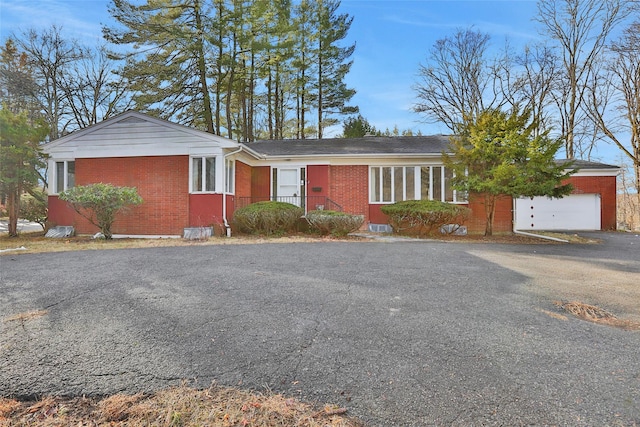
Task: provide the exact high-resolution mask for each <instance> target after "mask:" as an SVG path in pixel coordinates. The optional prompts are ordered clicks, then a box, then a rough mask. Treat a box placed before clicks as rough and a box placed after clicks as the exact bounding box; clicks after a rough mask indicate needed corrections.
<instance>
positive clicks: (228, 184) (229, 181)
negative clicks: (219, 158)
mask: <svg viewBox="0 0 640 427" xmlns="http://www.w3.org/2000/svg"><path fill="white" fill-rule="evenodd" d="M225 173H226V179H225V182H224V191H225V193H229V194H233V193H234V192H235V187H236V183H235V176H236V161H235V160H231V159H227V160H226V162H225Z"/></svg>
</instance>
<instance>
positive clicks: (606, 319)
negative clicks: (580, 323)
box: [553, 301, 640, 331]
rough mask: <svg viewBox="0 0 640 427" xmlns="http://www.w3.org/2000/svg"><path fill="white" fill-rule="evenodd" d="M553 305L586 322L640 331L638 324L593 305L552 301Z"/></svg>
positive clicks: (639, 323) (639, 324)
mask: <svg viewBox="0 0 640 427" xmlns="http://www.w3.org/2000/svg"><path fill="white" fill-rule="evenodd" d="M553 303H554V304H555V305H557V306H558V307H560V308H562V309H563V310H565V311H567V312H569V313H571V314H573V315H574V316H576V317H578V318H580V319H584V320H588V321H589V322H594V323H601V324H603V325H609V326H615V327H617V328H622V329H627V330H631V331H634V330H640V322H633V321H631V320H621V319H618V318H617V317H616V316H615V315H614V314H613V313H610V312H608V311H606V310H604V309H602V308H600V307H597V306H595V305H591V304H585V303H582V302H578V301H571V302H562V301H554V302H553Z"/></svg>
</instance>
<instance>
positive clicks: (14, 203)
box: [7, 189, 20, 237]
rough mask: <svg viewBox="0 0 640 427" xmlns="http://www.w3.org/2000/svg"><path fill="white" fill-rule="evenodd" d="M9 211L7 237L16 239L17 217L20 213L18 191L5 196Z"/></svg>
mask: <svg viewBox="0 0 640 427" xmlns="http://www.w3.org/2000/svg"><path fill="white" fill-rule="evenodd" d="M7 208H8V211H9V237H18V215H19V213H20V189H16V190H12V191H9V194H8V195H7Z"/></svg>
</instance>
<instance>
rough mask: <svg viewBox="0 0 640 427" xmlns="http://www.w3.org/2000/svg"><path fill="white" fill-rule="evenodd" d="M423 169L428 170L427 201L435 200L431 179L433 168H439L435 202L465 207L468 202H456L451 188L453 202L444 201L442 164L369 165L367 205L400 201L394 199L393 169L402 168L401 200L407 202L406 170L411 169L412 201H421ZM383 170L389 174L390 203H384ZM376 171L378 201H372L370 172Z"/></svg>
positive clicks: (456, 194)
mask: <svg viewBox="0 0 640 427" xmlns="http://www.w3.org/2000/svg"><path fill="white" fill-rule="evenodd" d="M423 167H428V168H429V189H428V199H427V200H436V199H434V197H433V196H434V188H433V183H434V180H433V177H434V170H433V169H434V167H439V168H440V199H438V200H436V201H443V202H446V203H452V204H456V205H466V204H468V203H469V201H468V200H458V192H457V191H456V190H455V189H453V188H452V190H453V191H452V193H453V200H452V201H447V200H446V188H447V187H446V180H445V168H446V167H445V165H443V164H442V163H440V164H434V165H432V164H421V165H404V166H403V165H398V164H394V165H388V164H385V165H369V169H368V175H367V184H368V185H367V193H368V195H369V204H370V205H387V204H392V203H395V202H398V201H400V200H398V198H397V197H396V194H395V168H402V180H403V185H402V200H407V168H413V170H414V183H413V185H414V197H413V199H414V200H423V199H422V168H423ZM384 168H390V169H391V171H390V174H391V183H390V185H391V201H385V200H384V195H383V193H384V179H383V176H384V174H383V169H384ZM374 169H377V170H378V171H379V177H380V182H379V188H378V194H379V195H380V200H378V201H376V200H373V193H372V189H373V188H372V179H371V177H372V172H371V171H372V170H374Z"/></svg>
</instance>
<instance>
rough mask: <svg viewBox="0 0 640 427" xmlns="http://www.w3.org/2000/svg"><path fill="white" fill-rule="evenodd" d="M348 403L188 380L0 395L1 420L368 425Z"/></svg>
mask: <svg viewBox="0 0 640 427" xmlns="http://www.w3.org/2000/svg"><path fill="white" fill-rule="evenodd" d="M345 412H346V409H344V408H340V407H336V406H331V405H326V406H324V407H322V408H317V407H314V406H312V405H309V404H306V403H302V402H300V401H298V400H296V399H291V398H286V397H284V396H281V395H276V394H260V393H249V392H245V391H240V390H236V389H231V388H224V387H217V386H214V387H210V388H208V389H206V390H196V389H192V388H189V387H187V386H185V385H183V386H180V387H175V388H171V389H167V390H163V391H159V392H157V393H155V394H152V395H143V394H136V395H122V394H117V395H113V396H109V397H106V398H104V399H97V398H87V397H77V398H55V397H45V398H43V399H40V400H39V401H37V402H19V401H16V400H13V399H4V398H0V425H29V426H39V427H52V426H62V425H73V426H110V427H117V426H139V425H163V426H201V425H208V426H216V427H223V426H224V427H227V426H266V427H284V426H306V427H321V426H322V427H324V426H334V427H340V426H342V427H362V426H364V423H362V422H361V421H359V420H357V419H354V418H349V417H346V416H345Z"/></svg>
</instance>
